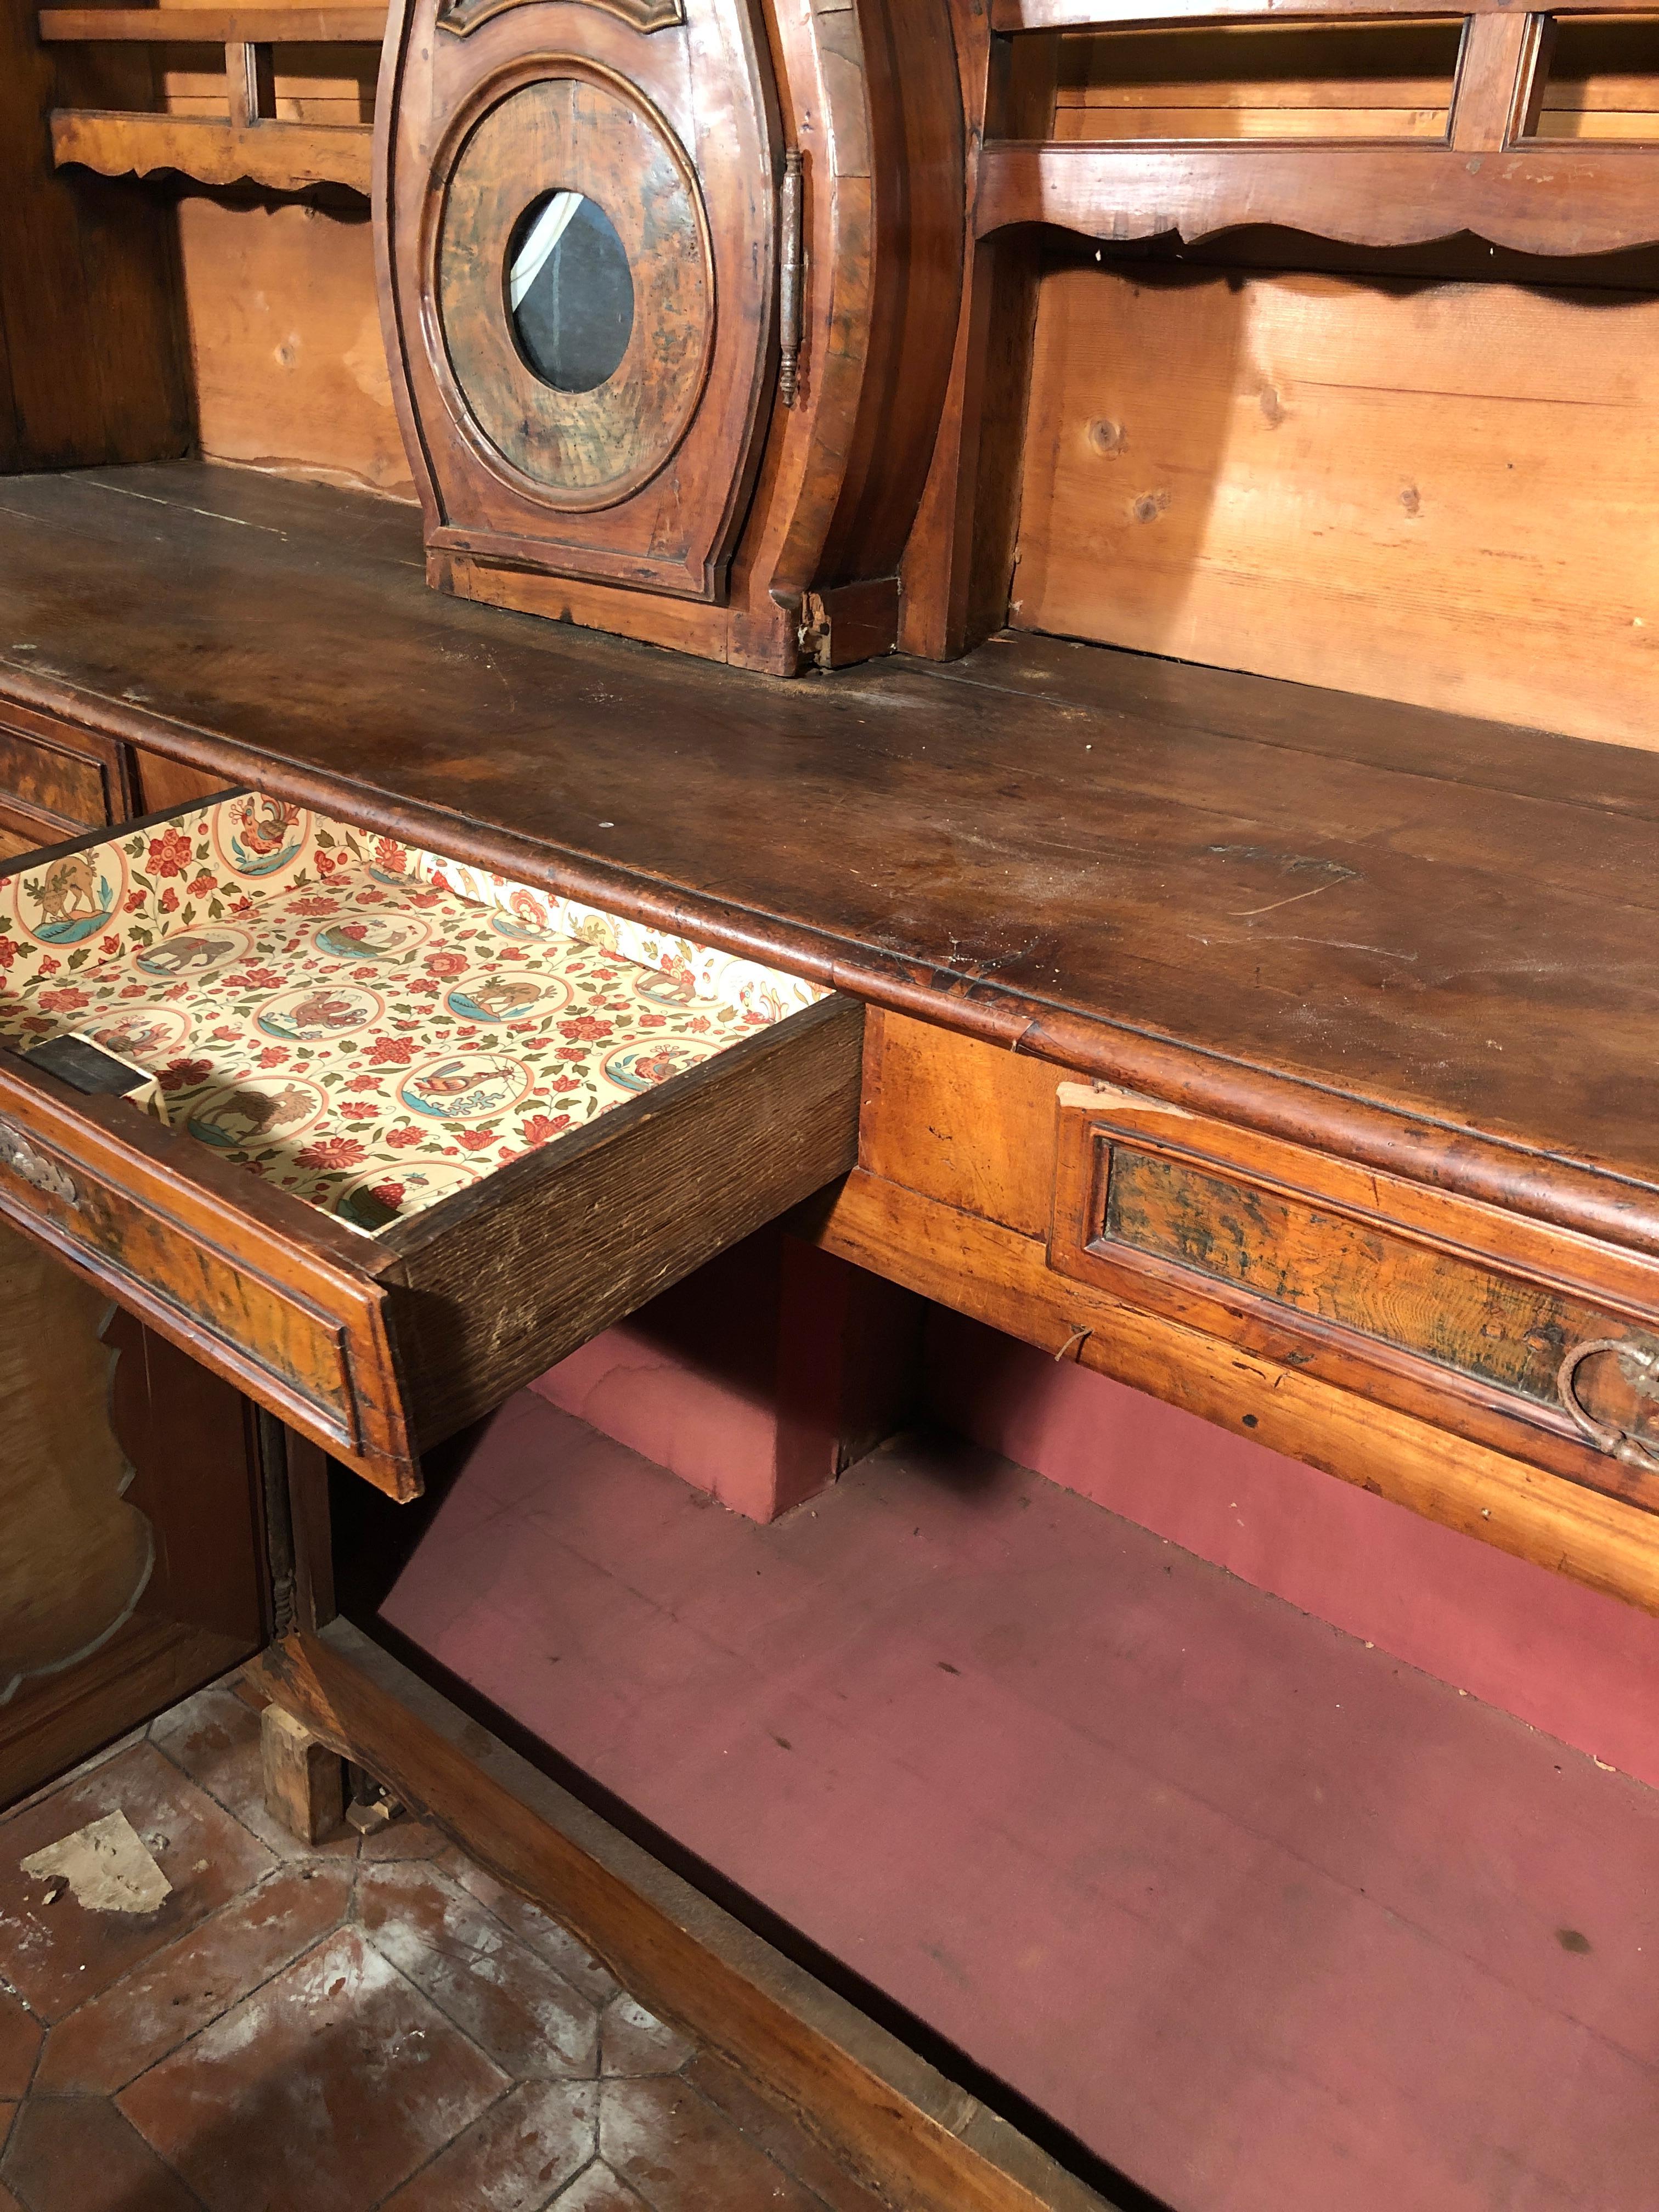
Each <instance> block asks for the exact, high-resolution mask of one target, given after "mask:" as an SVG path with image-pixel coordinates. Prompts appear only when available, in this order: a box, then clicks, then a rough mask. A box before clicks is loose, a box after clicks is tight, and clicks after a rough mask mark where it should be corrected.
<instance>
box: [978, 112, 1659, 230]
mask: <svg viewBox="0 0 1659 2212" xmlns="http://www.w3.org/2000/svg"><path fill="white" fill-rule="evenodd" d="M1477 163H1478V166H1476V164H1477ZM1656 209H1659V152H1656V151H1655V150H1654V149H1645V148H1643V147H1639V146H1596V145H1594V144H1588V143H1571V144H1565V145H1561V146H1552V148H1551V149H1550V150H1549V151H1548V152H1543V151H1534V150H1532V149H1528V148H1527V147H1524V146H1523V147H1522V148H1519V149H1511V150H1510V151H1507V152H1504V153H1492V154H1487V155H1465V154H1464V153H1462V152H1461V151H1455V150H1454V149H1452V148H1450V147H1448V146H1443V145H1440V144H1438V143H1422V144H1415V145H1413V144H1404V143H1402V144H1400V145H1395V146H1388V147H1374V146H1370V145H1367V144H1364V143H1359V144H1352V145H1345V146H1341V147H1340V148H1338V149H1332V148H1330V147H1327V146H1316V145H1304V146H1274V145H1250V144H1243V143H1237V142H1235V143H1206V142H1202V141H1194V142H1193V143H1188V144H1179V143H1177V144H1174V145H1170V144H1162V145H1139V144H1133V143H1125V144H1122V145H1117V146H1111V145H1087V146H1079V145H1073V144H1069V143H1066V142H1065V141H1063V140H1051V141H1049V142H1048V143H1044V144H1034V145H1018V144H1010V143H1002V144H999V145H995V146H987V148H986V149H985V151H984V153H983V155H981V162H980V189H979V198H978V203H977V205H976V208H975V235H976V236H978V237H981V238H986V237H989V236H991V235H992V234H994V233H995V232H997V231H999V230H1002V229H1005V228H1012V227H1013V226H1015V225H1018V224H1020V223H1049V224H1052V225H1054V227H1055V228H1058V229H1061V230H1072V231H1076V232H1079V234H1082V235H1083V236H1085V237H1087V238H1100V239H1111V240H1115V241H1124V240H1133V239H1143V238H1161V237H1164V236H1166V235H1168V234H1171V233H1174V234H1179V235H1180V236H1181V237H1182V238H1184V239H1188V240H1197V239H1203V238H1208V237H1210V236H1212V234H1215V233H1216V232H1218V231H1224V230H1231V229H1234V228H1238V227H1240V226H1242V225H1244V224H1249V223H1281V224H1284V225H1285V226H1286V227H1287V228H1291V229H1292V230H1311V231H1312V232H1314V233H1315V234H1316V235H1317V236H1319V237H1321V238H1336V239H1341V240H1345V241H1346V242H1347V243H1348V244H1350V245H1353V246H1409V245H1413V244H1415V243H1417V242H1419V241H1422V240H1431V239H1441V238H1450V237H1451V236H1452V235H1453V234H1455V233H1456V232H1458V231H1465V230H1467V231H1472V232H1473V233H1474V235H1475V236H1476V237H1477V238H1481V239H1485V240H1487V241H1488V242H1489V243H1491V244H1492V245H1494V246H1511V247H1513V248H1515V249H1516V251H1517V252H1526V253H1544V254H1587V253H1610V252H1614V251H1615V250H1616V249H1617V248H1619V247H1620V246H1644V245H1649V244H1650V243H1652V241H1653V240H1655V239H1656V238H1659V213H1656Z"/></svg>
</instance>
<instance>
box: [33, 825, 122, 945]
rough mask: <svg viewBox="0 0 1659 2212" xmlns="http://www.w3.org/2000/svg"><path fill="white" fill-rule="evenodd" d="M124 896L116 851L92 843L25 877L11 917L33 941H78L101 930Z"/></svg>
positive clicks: (52, 861)
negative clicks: (87, 849) (85, 848)
mask: <svg viewBox="0 0 1659 2212" xmlns="http://www.w3.org/2000/svg"><path fill="white" fill-rule="evenodd" d="M126 895H127V872H126V869H125V866H124V865H123V862H122V858H121V855H120V854H118V853H116V854H111V853H110V851H109V848H107V847H106V846H103V845H95V846H94V847H93V848H92V849H91V850H90V851H88V852H85V853H66V854H64V857H63V858H62V859H61V860H49V861H47V862H46V866H44V867H43V868H42V869H41V870H40V873H39V874H38V875H35V876H32V877H27V878H25V880H24V882H23V886H22V896H21V898H20V899H19V900H18V902H17V906H16V918H17V921H18V925H19V927H21V928H22V929H24V930H26V931H27V933H28V934H29V935H30V936H31V937H32V938H33V939H34V941H35V943H36V944H37V945H84V944H85V943H86V941H87V939H88V938H91V937H96V936H97V935H98V933H100V931H101V930H106V929H107V928H108V927H110V925H111V923H112V921H113V920H114V919H115V917H116V916H117V915H118V913H119V911H120V908H121V906H122V904H123V902H124V901H125V898H126Z"/></svg>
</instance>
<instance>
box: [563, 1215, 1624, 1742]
mask: <svg viewBox="0 0 1659 2212" xmlns="http://www.w3.org/2000/svg"><path fill="white" fill-rule="evenodd" d="M795 1249H796V1250H797V1252H798V1253H805V1248H804V1247H798V1248H795ZM805 1256H806V1257H807V1258H808V1259H809V1260H810V1259H811V1258H813V1257H815V1256H817V1255H811V1254H806V1255H805ZM850 1272H853V1273H856V1272H857V1271H856V1270H854V1271H850ZM820 1315H822V1320H823V1328H824V1333H825V1334H826V1336H827V1335H828V1334H829V1332H830V1328H831V1326H832V1323H833V1315H832V1313H831V1312H830V1311H829V1310H827V1309H821V1307H820V1305H819V1304H817V1302H815V1297H814V1295H812V1293H811V1289H810V1288H809V1292H808V1294H807V1295H806V1296H805V1297H803V1296H801V1295H799V1293H798V1294H797V1295H795V1296H793V1297H791V1294H790V1284H789V1281H788V1280H787V1278H786V1273H785V1269H784V1267H783V1263H782V1261H781V1256H780V1247H779V1240H778V1239H777V1238H776V1237H775V1236H773V1235H763V1236H761V1237H753V1238H750V1240H749V1241H748V1242H747V1243H744V1244H743V1245H740V1246H738V1248H737V1249H736V1250H735V1251H732V1252H730V1253H727V1254H726V1255H724V1256H723V1257H722V1258H721V1259H720V1260H718V1261H714V1263H713V1265H712V1266H710V1267H705V1268H703V1269H702V1270H701V1271H700V1272H699V1273H696V1274H695V1275H693V1276H691V1277H690V1278H689V1279H688V1280H687V1281H685V1282H684V1283H682V1284H680V1285H678V1287H677V1288H676V1289H674V1290H672V1291H669V1292H667V1293H665V1296H663V1297H660V1298H659V1299H657V1300H655V1301H654V1302H653V1304H651V1305H650V1306H647V1308H646V1309H645V1310H644V1311H643V1312H642V1313H641V1314H640V1315H638V1316H635V1318H634V1319H633V1320H632V1321H630V1322H626V1323H624V1324H623V1326H622V1327H620V1328H612V1329H608V1330H606V1331H605V1334H603V1335H602V1336H600V1337H599V1338H598V1339H596V1340H595V1341H594V1342H593V1343H592V1344H590V1345H588V1346H586V1347H585V1348H584V1349H583V1350H582V1351H580V1352H577V1353H575V1354H574V1356H573V1357H572V1358H569V1359H567V1360H565V1361H564V1362H563V1363H562V1364H561V1365H559V1366H557V1367H556V1368H554V1369H552V1370H550V1372H549V1373H548V1374H546V1375H544V1376H542V1377H541V1378H540V1380H539V1381H538V1382H537V1383H534V1384H533V1385H532V1388H533V1389H535V1390H536V1391H537V1392H538V1394H539V1395H541V1396H542V1397H543V1398H544V1399H546V1400H547V1401H548V1402H549V1403H550V1404H551V1405H554V1406H556V1407H559V1408H560V1409H561V1410H562V1411H563V1412H565V1413H574V1414H577V1415H579V1416H580V1418H581V1419H584V1420H586V1422H588V1423H589V1424H590V1425H591V1426H592V1427H593V1428H596V1429H598V1430H599V1431H600V1432H601V1434H603V1435H605V1436H608V1437H614V1438H615V1439H616V1440H617V1442H619V1443H625V1444H627V1445H629V1446H630V1447H631V1448H632V1449H634V1450H635V1451H638V1452H641V1453H642V1454H643V1455H645V1457H646V1458H647V1459H651V1460H654V1461H656V1462H657V1463H658V1464H659V1466H661V1467H665V1468H669V1469H671V1471H672V1472H673V1473H674V1474H678V1475H679V1476H681V1477H682V1478H683V1479H684V1480H685V1481H687V1482H689V1483H690V1484H692V1485H693V1486H695V1487H696V1488H698V1489H700V1490H708V1491H711V1492H713V1493H714V1496H715V1497H716V1498H719V1499H720V1502H721V1503H722V1504H725V1505H728V1506H730V1507H731V1508H732V1510H734V1511H736V1512H739V1513H743V1514H745V1515H747V1516H749V1517H750V1519H752V1520H757V1521H769V1520H770V1519H772V1518H773V1517H774V1516H775V1513H777V1512H779V1511H783V1510H788V1508H789V1507H790V1506H792V1505H793V1504H798V1503H799V1502H800V1501H801V1500H802V1499H804V1498H806V1497H809V1496H811V1495H812V1494H813V1493H814V1492H816V1491H817V1489H818V1488H819V1487H821V1486H822V1485H823V1482H824V1481H826V1480H829V1479H830V1475H831V1473H832V1468H831V1466H830V1463H829V1460H828V1459H827V1458H826V1457H825V1445H824V1442H823V1437H821V1436H817V1435H816V1434H811V1435H809V1436H808V1437H807V1441H806V1443H805V1445H803V1443H802V1442H801V1436H802V1433H803V1432H805V1431H819V1430H823V1429H825V1428H826V1427H829V1426H833V1424H832V1423H829V1421H828V1418H827V1417H826V1416H823V1415H821V1414H812V1415H811V1416H810V1417H808V1418H805V1419H803V1418H802V1414H801V1409H800V1408H799V1407H794V1408H792V1407H789V1406H787V1405H786V1404H785V1403H784V1402H783V1400H784V1398H785V1396H786V1395H787V1391H786V1389H785V1387H784V1385H783V1382H782V1378H783V1377H784V1376H786V1375H787V1374H793V1376H795V1378H796V1381H795V1384H794V1387H795V1389H797V1390H799V1387H800V1385H799V1377H800V1375H801V1372H802V1366H803V1361H802V1356H801V1352H800V1349H799V1346H796V1347H795V1349H794V1352H793V1357H792V1358H781V1356H780V1354H781V1350H783V1349H786V1347H783V1346H781V1330H780V1316H785V1327H786V1328H787V1329H788V1330H790V1331H793V1333H794V1334H797V1335H799V1334H801V1333H803V1332H805V1334H811V1333H813V1331H814V1329H815V1328H817V1325H818V1321H819V1317H820ZM926 1347H927V1349H926V1369H927V1403H928V1406H929V1408H930V1410H931V1411H932V1413H933V1415H934V1416H935V1417H936V1418H937V1419H939V1420H941V1421H943V1422H944V1423H945V1424H946V1425H948V1426H949V1427H951V1428H954V1429H957V1430H958V1431H961V1432H963V1434H965V1435H967V1436H970V1437H973V1438H974V1439H975V1441H976V1442H978V1443H983V1444H987V1445H989V1446H990V1447H991V1448H992V1449H994V1450H996V1451H999V1452H1001V1453H1003V1454H1004V1455H1006V1457H1008V1458H1009V1459H1012V1460H1016V1461H1018V1462H1019V1464H1020V1465H1021V1466H1024V1467H1028V1468H1033V1469H1034V1470H1035V1471H1036V1473H1037V1474H1042V1475H1046V1476H1047V1477H1048V1480H1050V1481H1051V1482H1055V1483H1058V1484H1060V1486H1061V1487H1062V1488H1063V1489H1066V1490H1070V1491H1073V1492H1076V1493H1077V1494H1079V1496H1081V1497H1084V1498H1092V1499H1093V1500H1094V1502H1095V1503H1096V1504H1099V1505H1103V1506H1105V1507H1107V1508H1109V1510H1110V1511H1112V1512H1114V1513H1120V1514H1121V1515H1123V1516H1124V1517H1125V1518H1126V1519H1127V1520H1130V1521H1133V1522H1138V1523H1139V1525H1140V1526H1141V1527H1142V1528H1150V1529H1152V1530H1153V1531H1154V1532H1155V1533H1156V1534H1158V1535H1160V1536H1165V1537H1167V1538H1168V1539H1169V1540H1170V1541H1171V1542H1172V1543H1176V1544H1179V1545H1181V1546H1182V1547H1183V1548H1184V1549H1185V1550H1187V1551H1188V1552H1192V1553H1195V1554H1196V1555H1197V1556H1198V1557H1199V1558H1200V1559H1208V1560H1210V1561H1212V1562H1213V1563H1214V1564H1215V1565H1218V1566H1222V1567H1225V1568H1226V1569H1227V1570H1228V1571H1230V1572H1231V1573H1232V1574H1235V1575H1237V1577H1239V1579H1240V1580H1241V1581H1243V1582H1246V1583H1250V1584H1251V1585H1252V1586H1253V1587H1254V1588H1255V1589H1261V1590H1267V1591H1268V1592H1270V1593H1271V1594H1272V1595H1273V1596H1275V1597H1280V1598H1284V1599H1285V1600H1287V1601H1289V1602H1290V1603H1291V1604H1292V1605H1295V1606H1297V1607H1301V1609H1302V1610H1303V1611H1304V1613H1311V1614H1313V1615H1314V1616H1315V1617H1316V1619H1319V1620H1328V1621H1329V1622H1331V1623H1332V1624H1333V1625H1334V1626H1336V1627H1338V1628H1342V1629H1346V1631H1347V1632H1349V1634H1351V1635H1353V1636H1358V1637H1359V1638H1362V1639H1363V1640H1364V1641H1365V1642H1366V1643H1369V1644H1375V1645H1376V1646H1377V1647H1378V1648H1379V1649H1381V1650H1384V1651H1388V1652H1390V1653H1392V1654H1393V1656H1395V1658H1398V1659H1403V1660H1405V1661H1406V1662H1408V1663H1409V1664H1410V1665H1412V1666H1413V1667H1420V1668H1423V1670H1424V1671H1425V1673H1426V1674H1432V1675H1435V1676H1436V1677H1437V1678H1438V1680H1441V1681H1443V1682H1449V1683H1450V1684H1451V1685H1452V1686H1454V1687H1455V1688H1457V1689H1460V1690H1466V1691H1468V1692H1469V1693H1470V1694H1471V1695H1472V1696H1474V1697H1478V1698H1481V1699H1485V1700H1486V1703H1487V1704H1489V1705H1496V1706H1498V1707H1499V1708H1500V1709H1501V1710H1502V1711H1505V1712H1510V1713H1513V1714H1514V1715H1515V1716H1516V1717H1517V1718H1518V1719H1521V1720H1523V1721H1527V1722H1528V1723H1531V1725H1532V1726H1534V1728H1539V1729H1544V1730H1546V1731H1547V1733H1548V1734H1549V1735H1554V1736H1559V1738H1560V1739H1561V1740H1562V1741H1563V1742H1565V1743H1569V1744H1571V1745H1572V1746H1574V1747H1575V1748H1577V1749H1578V1750H1581V1751H1586V1752H1589V1753H1592V1754H1593V1755H1594V1756H1595V1758H1597V1759H1602V1760H1604V1761H1606V1762H1607V1764H1608V1765H1612V1766H1616V1767H1619V1768H1620V1769H1621V1770H1622V1771H1624V1772H1625V1773H1626V1774H1632V1775H1634V1776H1636V1777H1638V1778H1639V1779H1640V1780H1642V1781H1644V1782H1649V1783H1652V1784H1655V1785H1656V1786H1659V1620H1653V1619H1651V1618H1650V1616H1649V1615H1647V1614H1646V1613H1638V1612H1637V1611H1636V1610H1635V1608H1634V1607H1630V1606H1626V1605H1621V1604H1620V1603H1619V1601H1617V1600H1616V1599H1613V1598H1608V1597H1603V1596H1601V1595H1599V1594H1598V1593H1597V1592H1595V1591H1593V1590H1587V1589H1581V1588H1580V1587H1579V1586H1578V1585H1577V1583H1570V1582H1567V1581H1566V1580H1565V1578H1564V1577H1561V1576H1559V1575H1552V1574H1549V1573H1547V1572H1546V1571H1544V1570H1543V1569H1541V1568H1539V1567H1534V1566H1530V1565H1528V1564H1527V1563H1526V1562H1525V1561H1523V1560H1520V1559H1511V1558H1510V1557H1509V1556H1508V1554H1507V1553H1502V1552H1496V1551H1493V1550H1492V1549H1491V1548H1490V1547H1487V1546H1486V1545H1484V1544H1479V1543H1476V1542H1475V1541H1474V1540H1473V1539H1472V1538H1470V1537H1467V1536H1462V1535H1459V1534H1455V1532H1454V1531H1452V1530H1450V1529H1447V1528H1438V1527H1437V1526H1436V1525H1435V1524H1434V1523H1433V1522H1427V1521H1424V1520H1420V1519H1419V1517H1418V1516H1416V1515H1415V1514H1413V1513H1408V1512H1407V1511H1406V1510H1404V1509H1403V1508H1402V1507H1401V1506H1397V1505H1394V1504H1389V1501H1388V1500H1387V1499H1385V1498H1376V1497H1373V1496H1372V1495H1371V1494H1370V1492H1366V1491H1364V1490H1359V1489H1357V1488H1355V1487H1353V1486H1350V1485H1349V1484H1347V1483H1344V1482H1339V1481H1335V1480H1333V1479H1332V1478H1331V1477H1330V1476H1329V1475H1327V1474H1320V1473H1318V1472H1316V1470H1315V1469H1313V1468H1307V1467H1304V1466H1302V1465H1301V1464H1300V1463H1299V1462H1297V1461H1295V1460H1288V1459H1284V1458H1281V1457H1280V1456H1279V1455H1278V1454H1277V1453H1276V1452H1271V1451H1269V1450H1267V1449H1266V1447H1265V1446H1263V1445H1261V1444H1256V1443H1249V1442H1248V1441H1247V1440H1246V1439H1244V1438H1243V1437H1236V1436H1232V1435H1230V1434H1228V1433H1227V1432H1226V1431H1224V1430H1221V1429H1217V1428H1212V1427H1211V1426H1210V1425H1209V1424H1208V1423H1207V1422H1205V1421H1200V1419H1197V1418H1196V1416H1195V1415H1194V1414H1191V1413H1182V1412H1180V1411H1179V1410H1177V1409H1176V1407H1171V1406H1166V1405H1164V1404H1163V1403H1162V1402H1161V1401H1159V1400H1158V1399H1155V1398H1149V1397H1146V1396H1144V1395H1141V1394H1140V1393H1139V1391H1135V1390H1131V1389H1127V1388H1126V1387H1125V1386H1124V1385H1123V1384H1121V1383H1113V1382H1111V1381H1109V1380H1108V1378H1107V1377H1105V1376H1101V1375H1094V1374H1091V1373H1090V1372H1089V1371H1088V1370H1086V1369H1085V1368H1081V1367H1079V1366H1077V1365H1075V1364H1073V1363H1070V1362H1066V1363H1062V1364H1055V1362H1054V1360H1053V1359H1051V1358H1048V1356H1047V1355H1046V1354H1045V1353H1043V1352H1036V1351H1034V1350H1033V1349H1032V1348H1031V1347H1030V1346H1028V1345H1024V1344H1021V1343H1019V1342H1018V1341H1017V1340H1015V1339H1014V1338H1012V1337H1006V1336H1001V1335H1000V1334H997V1332H996V1331H994V1330H993V1329H989V1328H983V1327H981V1325H980V1324H979V1323H977V1322H970V1321H966V1320H964V1319H963V1318H962V1316H959V1315H956V1314H952V1313H950V1312H948V1311H946V1310H945V1309H944V1308H942V1307H934V1308H933V1309H931V1310H930V1317H929V1320H928V1323H927V1332H926ZM826 1351H827V1346H826ZM805 1367H806V1368H807V1369H809V1370H810V1368H811V1351H810V1347H809V1348H808V1352H807V1355H806V1357H805ZM792 1425H793V1434H792Z"/></svg>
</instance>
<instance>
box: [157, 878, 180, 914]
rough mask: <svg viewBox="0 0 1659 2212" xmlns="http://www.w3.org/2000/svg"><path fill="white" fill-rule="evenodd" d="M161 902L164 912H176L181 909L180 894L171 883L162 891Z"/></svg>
mask: <svg viewBox="0 0 1659 2212" xmlns="http://www.w3.org/2000/svg"><path fill="white" fill-rule="evenodd" d="M160 904H161V911H162V913H163V914H176V913H177V912H178V911H179V894H178V892H177V891H176V890H173V885H172V884H168V885H167V889H166V890H164V891H163V892H162V894H161V901H160Z"/></svg>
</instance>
